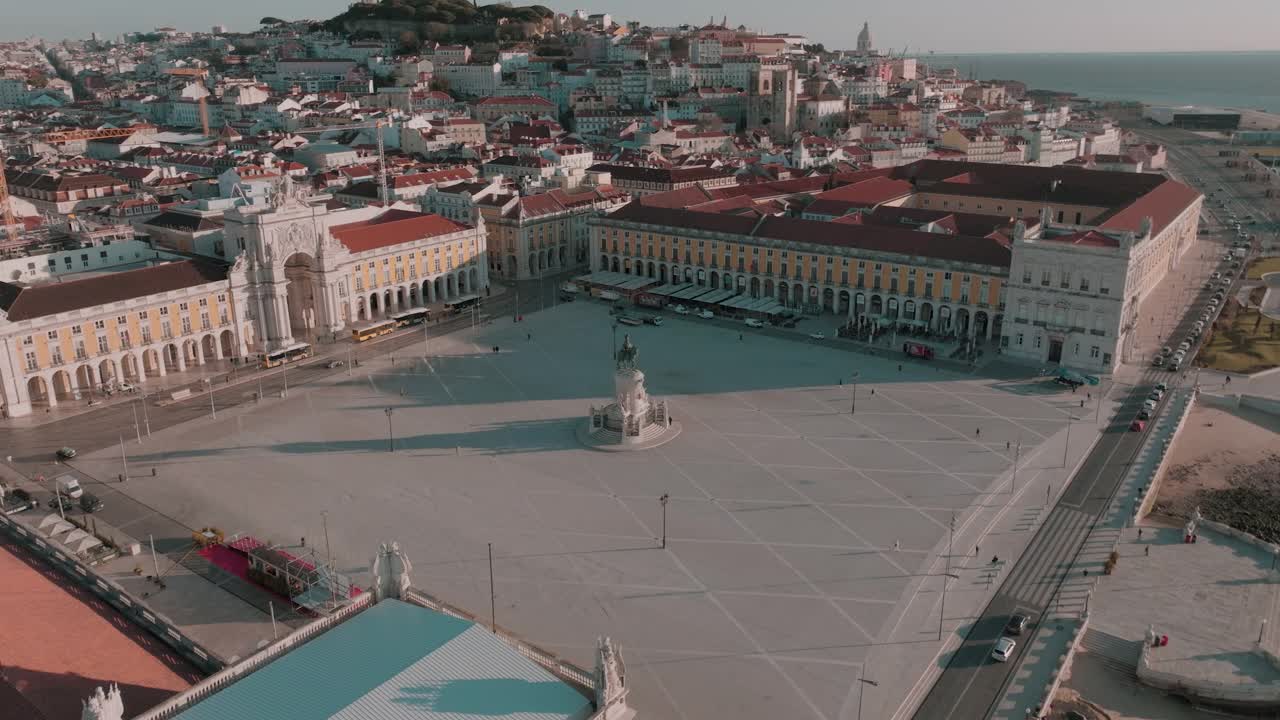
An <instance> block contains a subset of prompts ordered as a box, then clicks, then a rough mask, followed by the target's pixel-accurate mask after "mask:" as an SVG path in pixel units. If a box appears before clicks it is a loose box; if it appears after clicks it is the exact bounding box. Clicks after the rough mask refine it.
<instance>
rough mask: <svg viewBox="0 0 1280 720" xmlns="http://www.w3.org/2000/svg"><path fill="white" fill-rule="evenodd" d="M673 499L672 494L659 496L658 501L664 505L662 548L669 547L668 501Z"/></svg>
mask: <svg viewBox="0 0 1280 720" xmlns="http://www.w3.org/2000/svg"><path fill="white" fill-rule="evenodd" d="M670 500H671V495H669V494H668V493H662V497H660V498H658V502H659V503H660V504H661V505H662V548H663V549H664V550H665V549H666V547H667V502H668V501H670Z"/></svg>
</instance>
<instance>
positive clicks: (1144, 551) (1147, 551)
mask: <svg viewBox="0 0 1280 720" xmlns="http://www.w3.org/2000/svg"><path fill="white" fill-rule="evenodd" d="M1142 554H1143V556H1145V557H1151V546H1150V545H1148V546H1146V547H1144V548H1142Z"/></svg>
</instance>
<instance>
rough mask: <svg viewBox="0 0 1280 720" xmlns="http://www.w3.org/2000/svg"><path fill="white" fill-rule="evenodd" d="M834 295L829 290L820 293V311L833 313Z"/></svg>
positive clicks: (832, 291) (833, 292)
mask: <svg viewBox="0 0 1280 720" xmlns="http://www.w3.org/2000/svg"><path fill="white" fill-rule="evenodd" d="M835 301H836V293H835V291H834V290H832V289H831V288H826V289H824V290H823V291H822V309H823V310H826V311H827V312H835Z"/></svg>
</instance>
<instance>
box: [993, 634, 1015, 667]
mask: <svg viewBox="0 0 1280 720" xmlns="http://www.w3.org/2000/svg"><path fill="white" fill-rule="evenodd" d="M1017 646H1018V643H1016V642H1014V640H1013V638H1008V637H1002V638H1000V639H999V640H997V641H996V646H995V647H994V648H992V650H991V659H992V660H995V661H996V662H1009V658H1011V657H1013V649H1014V648H1016V647H1017Z"/></svg>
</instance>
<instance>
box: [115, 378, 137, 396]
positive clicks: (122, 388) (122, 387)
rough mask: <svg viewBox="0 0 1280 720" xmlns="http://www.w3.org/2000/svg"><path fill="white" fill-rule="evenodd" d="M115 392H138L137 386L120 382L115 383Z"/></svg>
mask: <svg viewBox="0 0 1280 720" xmlns="http://www.w3.org/2000/svg"><path fill="white" fill-rule="evenodd" d="M116 392H127V393H132V392H138V386H136V385H134V384H132V383H127V382H124V381H123V380H122V381H120V382H118V383H116Z"/></svg>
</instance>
